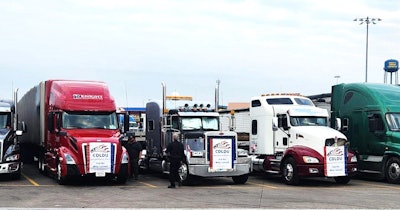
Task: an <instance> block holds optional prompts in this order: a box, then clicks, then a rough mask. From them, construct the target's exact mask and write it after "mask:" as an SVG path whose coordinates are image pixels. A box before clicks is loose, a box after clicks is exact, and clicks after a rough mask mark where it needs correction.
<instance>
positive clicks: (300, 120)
mask: <svg viewBox="0 0 400 210" xmlns="http://www.w3.org/2000/svg"><path fill="white" fill-rule="evenodd" d="M290 124H291V125H292V126H328V119H327V118H326V117H310V116H307V117H297V116H296V117H290Z"/></svg>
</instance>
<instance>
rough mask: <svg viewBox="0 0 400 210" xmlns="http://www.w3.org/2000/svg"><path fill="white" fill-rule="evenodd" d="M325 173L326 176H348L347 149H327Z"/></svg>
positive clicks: (341, 147) (343, 147) (325, 149)
mask: <svg viewBox="0 0 400 210" xmlns="http://www.w3.org/2000/svg"><path fill="white" fill-rule="evenodd" d="M324 152H325V159H324V171H325V176H328V177H335V176H347V167H346V157H347V155H346V148H345V146H340V147H328V146H327V147H325V148H324Z"/></svg>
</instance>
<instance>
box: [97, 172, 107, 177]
mask: <svg viewBox="0 0 400 210" xmlns="http://www.w3.org/2000/svg"><path fill="white" fill-rule="evenodd" d="M105 176H106V172H104V171H103V172H96V177H105Z"/></svg>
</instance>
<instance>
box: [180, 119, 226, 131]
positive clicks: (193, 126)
mask: <svg viewBox="0 0 400 210" xmlns="http://www.w3.org/2000/svg"><path fill="white" fill-rule="evenodd" d="M218 129H219V128H218V118H217V117H183V118H182V130H206V131H217V130H218Z"/></svg>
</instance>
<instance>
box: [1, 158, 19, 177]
mask: <svg viewBox="0 0 400 210" xmlns="http://www.w3.org/2000/svg"><path fill="white" fill-rule="evenodd" d="M21 169H22V162H19V161H17V162H9V163H1V164H0V174H11V173H18V172H20V171H21Z"/></svg>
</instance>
